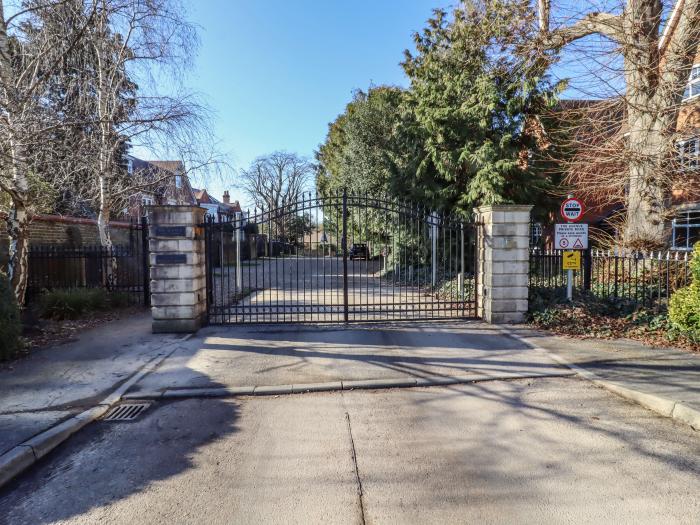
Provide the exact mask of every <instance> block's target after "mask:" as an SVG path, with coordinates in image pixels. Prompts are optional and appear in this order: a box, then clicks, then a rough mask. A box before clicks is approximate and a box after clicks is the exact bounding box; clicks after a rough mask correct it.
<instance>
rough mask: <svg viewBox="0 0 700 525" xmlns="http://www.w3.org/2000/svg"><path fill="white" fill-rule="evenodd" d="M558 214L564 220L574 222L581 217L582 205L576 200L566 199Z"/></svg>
mask: <svg viewBox="0 0 700 525" xmlns="http://www.w3.org/2000/svg"><path fill="white" fill-rule="evenodd" d="M560 212H561V216H562V218H563V219H564V220H566V221H571V222H576V221H578V220H580V219H581V217H583V203H582V202H581V201H580V200H578V199H566V200H565V201H564V202H563V203H562V205H561V210H560Z"/></svg>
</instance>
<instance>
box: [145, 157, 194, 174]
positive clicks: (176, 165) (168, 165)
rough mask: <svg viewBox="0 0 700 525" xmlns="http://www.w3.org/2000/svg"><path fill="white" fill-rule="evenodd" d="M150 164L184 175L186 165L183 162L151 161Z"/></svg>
mask: <svg viewBox="0 0 700 525" xmlns="http://www.w3.org/2000/svg"><path fill="white" fill-rule="evenodd" d="M148 162H149V163H150V164H153V165H154V166H157V167H159V168H161V169H164V170H168V171H172V172H173V173H184V171H185V165H184V164H183V162H182V161H181V160H149V161H148Z"/></svg>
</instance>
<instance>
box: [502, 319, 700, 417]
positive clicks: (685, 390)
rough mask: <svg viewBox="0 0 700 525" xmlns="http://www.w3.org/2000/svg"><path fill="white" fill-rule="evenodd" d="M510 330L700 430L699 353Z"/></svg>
mask: <svg viewBox="0 0 700 525" xmlns="http://www.w3.org/2000/svg"><path fill="white" fill-rule="evenodd" d="M506 331H507V332H508V333H510V334H512V335H514V336H515V337H518V338H519V340H520V341H522V342H523V343H525V344H528V345H530V346H531V347H533V348H539V349H543V350H545V351H547V352H549V353H550V354H551V355H552V356H553V357H554V358H555V360H556V361H557V362H560V363H563V364H567V365H570V366H571V367H572V368H573V369H575V370H578V371H580V372H581V373H582V374H583V375H584V376H585V377H588V378H589V379H592V380H594V381H597V382H599V383H600V384H601V385H602V386H606V387H609V388H610V389H611V390H613V391H617V392H616V393H619V394H621V395H624V396H626V397H629V398H631V399H635V400H636V401H638V402H640V403H641V404H643V405H644V406H647V408H650V409H652V410H655V411H657V412H659V413H661V414H663V415H666V416H668V417H674V418H677V419H679V420H682V421H684V422H686V423H687V424H689V425H691V426H693V427H694V428H695V429H696V430H700V355H698V354H693V353H690V352H685V351H682V350H678V349H676V348H657V347H649V346H645V345H643V344H641V343H639V342H637V341H631V340H605V339H572V338H567V337H557V336H553V335H551V334H548V333H546V332H541V331H536V330H531V329H529V328H528V327H526V326H519V327H507V328H506Z"/></svg>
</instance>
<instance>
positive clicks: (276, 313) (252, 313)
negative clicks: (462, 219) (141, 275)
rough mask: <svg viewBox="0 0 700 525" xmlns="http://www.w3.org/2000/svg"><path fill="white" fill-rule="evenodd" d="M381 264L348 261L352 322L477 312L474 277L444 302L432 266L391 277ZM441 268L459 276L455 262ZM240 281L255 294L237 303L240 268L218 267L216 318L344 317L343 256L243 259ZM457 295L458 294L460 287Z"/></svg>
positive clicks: (450, 276) (442, 275) (446, 273)
mask: <svg viewBox="0 0 700 525" xmlns="http://www.w3.org/2000/svg"><path fill="white" fill-rule="evenodd" d="M382 264H383V262H382V261H380V260H371V261H367V260H352V261H348V310H349V311H348V314H349V315H348V318H349V320H350V321H390V320H399V319H420V318H423V319H426V318H431V319H443V318H446V319H450V318H456V317H469V316H474V315H475V312H474V311H473V308H474V306H473V304H472V303H473V301H474V297H473V294H472V293H471V292H469V290H472V288H473V286H472V285H471V282H470V281H469V278H467V291H465V295H464V300H463V301H456V300H454V299H453V300H445V297H444V294H443V296H441V297H438V296H436V294H435V293H434V292H433V291H432V290H431V281H430V271H429V268H427V267H423V268H422V270H421V271H419V270H418V268H415V269H414V268H413V267H409V268H408V269H407V270H405V272H406V273H407V275H403V276H400V277H401V278H400V279H397V280H396V281H392V280H391V279H387V278H382V277H380V273H381V270H382V268H381V265H382ZM414 270H415V271H414ZM438 271H439V275H440V278H441V279H445V278H448V279H456V278H457V272H458V270H457V267H456V263H455V264H454V265H452V266H444V267H443V266H441V267H440V268H438ZM240 280H241V286H240V289H242V290H246V291H249V290H252V291H253V292H252V294H250V295H248V296H247V297H246V298H245V299H243V300H242V301H240V302H239V303H237V304H235V302H234V301H232V300H231V297H232V296H235V295H236V293H237V291H239V290H240V289H239V288H238V287H237V286H236V267H235V266H224V267H223V268H215V269H214V275H213V278H212V286H213V291H212V297H211V298H212V304H213V308H212V314H211V319H212V322H215V323H221V322H239V323H240V322H256V323H260V322H265V323H270V322H272V323H274V322H289V321H301V322H341V321H343V320H344V304H345V299H344V290H343V286H344V285H343V260H342V258H340V257H320V256H319V257H309V256H289V257H279V258H273V259H270V258H260V259H257V260H255V261H244V263H243V264H242V265H241V275H240ZM408 282H410V283H412V284H407V283H408ZM441 282H442V281H441ZM438 284H440V283H438ZM453 293H454V294H455V298H456V294H457V292H456V290H453ZM234 304H235V306H234Z"/></svg>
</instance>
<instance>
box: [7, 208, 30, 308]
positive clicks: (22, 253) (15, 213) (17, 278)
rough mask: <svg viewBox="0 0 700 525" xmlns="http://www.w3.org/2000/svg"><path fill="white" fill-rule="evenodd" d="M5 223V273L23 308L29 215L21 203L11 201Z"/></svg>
mask: <svg viewBox="0 0 700 525" xmlns="http://www.w3.org/2000/svg"><path fill="white" fill-rule="evenodd" d="M6 223H7V233H8V235H9V236H10V249H9V255H10V260H9V264H8V265H7V273H8V277H9V279H10V284H11V285H12V289H13V290H14V293H15V299H16V300H17V304H18V305H20V306H23V305H24V299H25V295H26V292H27V278H28V277H29V260H28V250H29V213H28V212H27V208H26V207H25V205H24V203H23V202H22V201H19V200H16V199H13V201H12V208H11V209H10V213H9V215H8V216H7V220H6Z"/></svg>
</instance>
